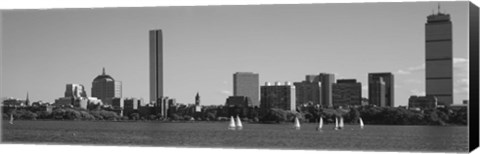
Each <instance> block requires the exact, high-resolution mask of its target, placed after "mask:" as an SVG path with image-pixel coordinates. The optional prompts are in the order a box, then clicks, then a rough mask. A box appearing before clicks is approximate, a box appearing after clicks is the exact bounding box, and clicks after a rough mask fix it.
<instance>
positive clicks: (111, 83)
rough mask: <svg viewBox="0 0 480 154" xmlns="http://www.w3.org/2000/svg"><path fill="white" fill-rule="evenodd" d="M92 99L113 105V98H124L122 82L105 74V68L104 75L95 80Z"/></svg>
mask: <svg viewBox="0 0 480 154" xmlns="http://www.w3.org/2000/svg"><path fill="white" fill-rule="evenodd" d="M92 97H96V98H98V99H100V100H102V102H103V103H104V104H108V105H111V104H112V98H114V97H122V82H120V81H115V79H113V77H111V76H110V75H107V74H106V73H105V68H103V69H102V74H100V75H98V76H97V77H95V79H93V82H92Z"/></svg>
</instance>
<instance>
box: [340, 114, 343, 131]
mask: <svg viewBox="0 0 480 154" xmlns="http://www.w3.org/2000/svg"><path fill="white" fill-rule="evenodd" d="M342 128H343V117H340V129H342Z"/></svg>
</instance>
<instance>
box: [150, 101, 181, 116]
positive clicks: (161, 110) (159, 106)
mask: <svg viewBox="0 0 480 154" xmlns="http://www.w3.org/2000/svg"><path fill="white" fill-rule="evenodd" d="M175 103H176V100H175V99H174V98H169V97H166V96H165V97H162V98H159V99H158V100H157V102H156V103H155V104H154V106H153V108H154V112H155V113H156V114H157V115H160V116H162V117H164V118H166V117H167V116H168V115H169V114H168V111H169V108H170V106H171V104H175Z"/></svg>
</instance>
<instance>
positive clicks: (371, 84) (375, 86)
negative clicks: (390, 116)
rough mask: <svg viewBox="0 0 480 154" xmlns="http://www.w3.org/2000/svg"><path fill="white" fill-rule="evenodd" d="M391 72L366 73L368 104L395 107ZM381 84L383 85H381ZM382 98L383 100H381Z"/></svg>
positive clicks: (393, 83)
mask: <svg viewBox="0 0 480 154" xmlns="http://www.w3.org/2000/svg"><path fill="white" fill-rule="evenodd" d="M394 81H395V80H394V77H393V74H392V73H389V72H385V73H369V74H368V99H369V102H370V104H373V105H377V106H389V107H395V101H394V100H395V87H394V86H395V82H394ZM382 85H383V86H382ZM382 100H384V101H383V102H382Z"/></svg>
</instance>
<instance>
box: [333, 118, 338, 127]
mask: <svg viewBox="0 0 480 154" xmlns="http://www.w3.org/2000/svg"><path fill="white" fill-rule="evenodd" d="M333 129H335V130H338V129H339V127H338V118H335V128H333Z"/></svg>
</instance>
